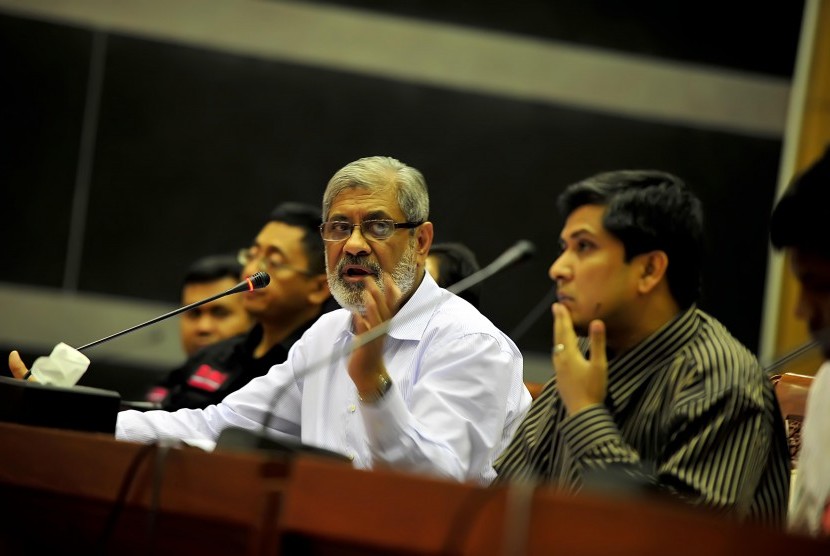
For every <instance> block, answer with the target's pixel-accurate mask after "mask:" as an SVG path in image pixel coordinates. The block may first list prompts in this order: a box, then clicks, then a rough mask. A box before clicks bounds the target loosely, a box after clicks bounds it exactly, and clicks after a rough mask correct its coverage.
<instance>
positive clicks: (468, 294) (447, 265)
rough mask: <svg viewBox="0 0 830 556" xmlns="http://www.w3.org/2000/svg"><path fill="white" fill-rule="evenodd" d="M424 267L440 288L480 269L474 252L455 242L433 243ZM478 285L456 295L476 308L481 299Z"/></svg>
mask: <svg viewBox="0 0 830 556" xmlns="http://www.w3.org/2000/svg"><path fill="white" fill-rule="evenodd" d="M426 268H427V272H429V274H430V276H432V277H433V279H435V281H436V282H437V283H438V285H439V286H441V287H442V288H447V287H449V286H451V285H453V284H455V283H456V282H458V281H460V280H462V279H464V278H466V277H468V276H470V275H471V274H474V273H476V272H478V271H479V270H480V269H481V267H480V266H479V264H478V260H476V256H475V253H473V252H472V251H471V250H470V248H469V247H467V246H466V245H464V244H461V243H455V242H447V243H436V244H435V245H433V246H432V247H431V248H430V250H429V255H428V256H427V263H426ZM480 286H481V284H476V285H475V286H472V287H470V288H467V289H466V290H464V291H462V292H460V293H459V294H458V297H460V298H461V299H466V300H467V301H469V302H470V303H471V304H472V306H473V307H475V308H476V309H478V308H479V303H480V301H481V288H480Z"/></svg>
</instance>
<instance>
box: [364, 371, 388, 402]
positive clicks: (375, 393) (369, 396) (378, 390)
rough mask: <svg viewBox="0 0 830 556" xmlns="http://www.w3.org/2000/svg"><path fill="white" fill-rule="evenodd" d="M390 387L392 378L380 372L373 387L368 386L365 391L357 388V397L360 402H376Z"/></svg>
mask: <svg viewBox="0 0 830 556" xmlns="http://www.w3.org/2000/svg"><path fill="white" fill-rule="evenodd" d="M391 388H392V379H391V378H390V377H389V375H387V374H386V373H380V374H378V375H377V378H376V383H375V385H374V387H371V388H368V389H367V390H365V391H361V390H360V389H358V391H357V398H358V399H359V400H360V401H361V402H362V403H368V404H372V403H376V402H378V401H379V400H381V399H382V398H383V397H384V396H385V395H386V393H387V392H389V390H390V389H391Z"/></svg>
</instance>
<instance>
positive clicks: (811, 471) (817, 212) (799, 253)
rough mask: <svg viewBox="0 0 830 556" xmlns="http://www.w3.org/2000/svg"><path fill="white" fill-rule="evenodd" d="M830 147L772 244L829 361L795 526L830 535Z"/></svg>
mask: <svg viewBox="0 0 830 556" xmlns="http://www.w3.org/2000/svg"><path fill="white" fill-rule="evenodd" d="M828 206H830V148H828V149H827V150H826V151H825V153H824V156H823V157H822V158H820V159H819V160H817V161H816V162H814V163H813V165H812V166H810V167H809V168H808V169H807V170H805V171H804V172H803V173H801V174H800V175H798V176H797V177H796V178H795V179H794V180H793V182H792V183H791V184H790V187H789V189H788V190H787V192H786V193H785V194H784V196H783V197H781V200H780V201H779V202H778V204H777V205H776V206H775V210H773V212H772V220H771V222H770V239H771V240H772V244H773V245H774V246H775V247H776V248H777V249H785V250H786V253H787V255H788V256H789V261H790V264H791V265H792V269H793V272H794V273H795V276H796V278H797V279H798V281H799V283H800V284H801V291H800V293H799V297H798V303H797V305H796V311H797V315H798V317H799V318H801V319H803V320H805V321H806V322H807V324H808V326H809V327H810V333H811V334H812V335H813V338H814V339H816V340H818V342H819V344H820V345H821V349H822V353H823V355H824V358H825V359H827V361H826V362H825V363H824V364H823V365H822V366H821V368H820V369H819V370H818V372H817V373H816V376H815V379H814V381H813V384H812V385H811V386H810V390H809V393H808V398H807V407H806V410H805V412H804V423H803V424H802V426H801V450H800V451H799V455H798V464H797V466H796V467H797V468H798V480H796V481H795V486H794V492H793V496H792V506H791V508H790V514H789V522H790V527H791V528H792V529H793V530H794V531H797V532H800V533H808V534H811V535H830V410H828V407H830V370H828V369H830V240H828V238H827V221H826V220H825V218H826V213H827V207H828Z"/></svg>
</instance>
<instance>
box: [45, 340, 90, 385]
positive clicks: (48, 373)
mask: <svg viewBox="0 0 830 556" xmlns="http://www.w3.org/2000/svg"><path fill="white" fill-rule="evenodd" d="M88 367H89V358H88V357H87V356H86V355H84V354H83V353H81V352H80V351H78V350H77V349H75V348H73V347H72V346H68V345H66V344H64V343H63V342H61V343H59V344H58V345H56V346H55V347H54V348H53V349H52V353H50V354H49V356H48V357H38V358H37V359H35V362H34V364H33V365H32V368H31V370H32V376H33V377H35V379H36V380H37V381H38V382H42V383H44V384H51V385H52V386H64V387H67V388H68V387H70V386H75V383H77V382H78V381H79V380H80V379H81V377H82V376H83V375H84V373H85V372H86V370H87V368H88Z"/></svg>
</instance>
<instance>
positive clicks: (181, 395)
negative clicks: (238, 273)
mask: <svg viewBox="0 0 830 556" xmlns="http://www.w3.org/2000/svg"><path fill="white" fill-rule="evenodd" d="M320 222H321V217H320V209H318V208H316V207H313V206H311V205H304V204H299V203H283V204H281V205H279V206H278V207H277V208H276V209H274V210H273V211H272V212H271V214H270V217H269V219H268V221H267V222H266V223H265V225H264V226H263V227H262V229H261V230H260V231H259V234H257V236H256V238H255V239H254V241H253V243H252V244H251V246H250V247H248V248H245V249H242V250H240V252H239V259H240V263H242V265H243V269H242V274H243V276H249V275H251V274H254V273H256V272H258V271H265V272H268V274H269V275H270V277H271V282H270V284H269V285H268V286H267V287H265V288H262V289H259V290H254V291H251V292H245V293H243V294H240V295H242V296H243V303H244V305H245V309H246V310H247V311H248V312H249V313H250V314H251V315H252V316H253V317H254V319H255V320H256V324H255V326H254V327H253V328H252V329H251V331H250V332H248V333H247V334H243V335H239V336H236V337H234V338H229V339H227V340H224V341H221V342H218V343H216V344H213V345H211V346H207V347H205V348H204V349H202V350H199V351H198V352H196V353H195V354H194V355H193V356H191V357H189V358H188V359H187V361H186V362H185V363H184V365H182V366H181V367H179V368H178V369H175V370H174V371H172V372H171V373H170V374H169V375H168V376H167V377H166V378H165V380H163V381H162V382H160V383H159V384H158V385H156V386H155V387H154V388H152V389H151V390H150V392H148V395H147V400H148V401H151V402H155V403H158V404H159V405H160V406H161V408H162V409H166V410H169V411H175V410H177V409H181V408H202V407H207V406H208V405H211V404H214V403H217V402H219V401H221V400H222V399H223V398H224V397H225V396H227V395H228V394H229V393H231V392H233V391H235V390H238V389H239V388H241V387H242V386H244V385H245V384H247V383H248V382H249V381H250V380H251V379H253V378H255V377H258V376H261V375H264V374H265V373H266V372H267V371H268V369H270V368H271V367H272V366H273V365H276V364H278V363H282V362H283V361H285V359H286V356H287V355H288V350H289V349H290V348H291V346H292V345H293V343H294V341H296V340H297V339H298V338H299V337H300V336H302V334H303V332H305V330H306V329H307V328H308V327H309V326H310V325H311V324H312V323H313V322H314V321H315V320H317V317H319V316H320V315H321V314H323V313H325V312H327V311H329V310H331V309H333V308H335V307H337V305H336V303H334V302H333V301H332V299H331V296H330V293H329V288H328V281H327V278H326V272H325V262H324V258H323V241H322V238H321V237H320V233H319V231H318V226H319V225H320Z"/></svg>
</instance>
